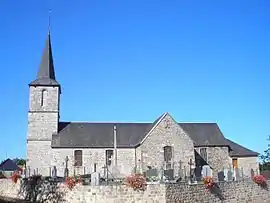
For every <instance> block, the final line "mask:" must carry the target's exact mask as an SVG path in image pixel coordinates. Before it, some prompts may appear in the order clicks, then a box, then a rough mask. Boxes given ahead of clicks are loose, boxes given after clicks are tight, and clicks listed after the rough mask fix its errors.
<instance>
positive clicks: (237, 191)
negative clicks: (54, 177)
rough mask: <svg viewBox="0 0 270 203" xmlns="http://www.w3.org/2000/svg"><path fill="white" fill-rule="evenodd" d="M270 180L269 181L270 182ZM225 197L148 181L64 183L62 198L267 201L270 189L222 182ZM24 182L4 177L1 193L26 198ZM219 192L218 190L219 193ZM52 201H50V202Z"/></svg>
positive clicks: (79, 201) (110, 202)
mask: <svg viewBox="0 0 270 203" xmlns="http://www.w3.org/2000/svg"><path fill="white" fill-rule="evenodd" d="M269 183H270V181H268V184H269ZM218 185H219V188H220V191H221V192H220V193H219V194H221V196H222V198H224V200H220V198H219V197H217V196H216V195H215V194H213V193H211V192H209V191H207V190H206V189H205V187H204V185H201V184H196V185H187V184H154V185H148V186H147V189H146V191H134V190H133V189H131V188H129V187H127V186H125V185H118V186H84V185H77V186H75V187H74V188H73V189H72V190H69V189H67V186H66V185H63V184H62V185H60V189H59V190H61V191H60V192H59V193H61V194H63V197H62V199H61V200H62V201H63V202H67V203H69V202H70V203H86V202H87V203H92V202H93V203H94V202H95V203H104V202H106V203H115V202H117V203H136V202H138V203H139V202H144V203H153V202H155V203H173V202H174V203H176V202H181V203H197V202H216V203H219V202H220V203H246V202H250V203H263V202H265V201H266V200H270V193H269V191H268V190H266V189H264V188H261V187H260V186H258V185H256V184H255V183H254V182H252V181H251V180H245V181H235V182H224V183H219V184H218ZM19 188H20V184H19V183H17V184H14V183H12V182H11V180H5V179H2V180H0V197H1V196H4V197H10V198H21V199H22V198H23V196H22V195H21V196H19V195H18V191H19ZM216 194H217V193H216ZM48 203H50V201H49V202H48Z"/></svg>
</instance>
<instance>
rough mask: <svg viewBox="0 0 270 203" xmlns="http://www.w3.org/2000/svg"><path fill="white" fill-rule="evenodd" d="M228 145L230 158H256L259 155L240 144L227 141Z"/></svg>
mask: <svg viewBox="0 0 270 203" xmlns="http://www.w3.org/2000/svg"><path fill="white" fill-rule="evenodd" d="M227 142H228V144H229V145H230V146H231V149H232V150H231V151H230V156H231V157H254V156H258V155H259V153H257V152H254V151H252V150H250V149H247V148H246V147H243V146H242V145H240V144H237V143H235V142H233V141H232V140H229V139H227Z"/></svg>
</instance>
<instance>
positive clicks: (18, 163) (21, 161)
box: [13, 158, 26, 166]
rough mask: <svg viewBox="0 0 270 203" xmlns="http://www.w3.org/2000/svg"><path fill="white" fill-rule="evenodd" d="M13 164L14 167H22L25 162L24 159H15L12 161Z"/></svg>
mask: <svg viewBox="0 0 270 203" xmlns="http://www.w3.org/2000/svg"><path fill="white" fill-rule="evenodd" d="M13 162H14V163H15V164H16V165H20V166H24V165H25V163H26V160H25V159H19V158H15V159H13Z"/></svg>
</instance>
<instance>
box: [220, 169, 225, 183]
mask: <svg viewBox="0 0 270 203" xmlns="http://www.w3.org/2000/svg"><path fill="white" fill-rule="evenodd" d="M224 180H225V174H224V171H220V172H218V181H224Z"/></svg>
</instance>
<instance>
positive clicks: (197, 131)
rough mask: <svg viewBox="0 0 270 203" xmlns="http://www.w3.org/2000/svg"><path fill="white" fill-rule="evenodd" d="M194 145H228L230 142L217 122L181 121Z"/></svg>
mask: <svg viewBox="0 0 270 203" xmlns="http://www.w3.org/2000/svg"><path fill="white" fill-rule="evenodd" d="M179 125H180V126H181V127H182V129H183V130H184V131H185V132H186V133H187V134H188V135H189V136H190V137H191V139H192V140H193V141H194V146H211V145H212V146H213V145H214V146H226V145H228V143H227V142H226V139H225V137H224V135H223V134H222V132H221V131H220V129H219V127H218V125H217V124H216V123H179Z"/></svg>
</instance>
